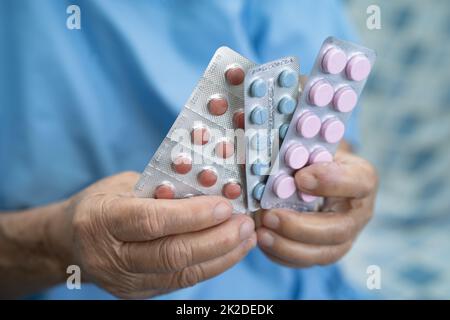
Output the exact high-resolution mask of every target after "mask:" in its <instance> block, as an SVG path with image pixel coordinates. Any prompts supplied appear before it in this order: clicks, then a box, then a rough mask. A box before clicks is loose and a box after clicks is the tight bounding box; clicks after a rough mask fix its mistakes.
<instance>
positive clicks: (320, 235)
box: [261, 209, 365, 245]
mask: <svg viewBox="0 0 450 320" xmlns="http://www.w3.org/2000/svg"><path fill="white" fill-rule="evenodd" d="M261 222H262V225H263V226H264V227H266V228H268V229H271V230H273V231H274V232H276V233H277V234H279V235H281V236H283V237H285V238H287V239H290V240H293V241H298V242H303V243H308V244H317V245H336V244H342V243H345V242H347V241H349V240H351V239H353V238H354V237H355V236H356V235H357V234H358V231H359V230H360V229H361V227H362V226H363V225H364V223H365V219H363V217H362V215H361V214H358V211H351V210H350V211H348V212H345V213H342V212H337V213H323V212H316V213H300V212H297V211H292V210H286V209H273V210H268V211H264V212H262V213H261Z"/></svg>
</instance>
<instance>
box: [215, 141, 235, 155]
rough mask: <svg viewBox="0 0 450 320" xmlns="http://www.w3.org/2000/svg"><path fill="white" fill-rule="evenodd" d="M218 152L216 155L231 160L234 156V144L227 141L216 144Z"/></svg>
mask: <svg viewBox="0 0 450 320" xmlns="http://www.w3.org/2000/svg"><path fill="white" fill-rule="evenodd" d="M214 150H215V151H216V155H217V156H218V157H220V158H224V159H226V158H229V157H231V156H232V155H233V154H234V144H232V143H231V142H227V141H221V142H219V143H217V144H216V147H215V149H214Z"/></svg>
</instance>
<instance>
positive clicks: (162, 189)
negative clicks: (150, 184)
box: [154, 183, 175, 199]
mask: <svg viewBox="0 0 450 320" xmlns="http://www.w3.org/2000/svg"><path fill="white" fill-rule="evenodd" d="M154 197H155V199H173V198H175V188H174V187H173V186H172V185H170V184H167V183H163V184H160V185H159V186H157V187H156V189H155V193H154Z"/></svg>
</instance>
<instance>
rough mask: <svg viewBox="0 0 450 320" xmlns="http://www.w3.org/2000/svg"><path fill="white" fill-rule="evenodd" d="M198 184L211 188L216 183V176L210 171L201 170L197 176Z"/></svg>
mask: <svg viewBox="0 0 450 320" xmlns="http://www.w3.org/2000/svg"><path fill="white" fill-rule="evenodd" d="M197 179H198V182H199V183H200V184H201V185H202V186H204V187H212V186H213V185H215V184H216V182H217V174H216V172H215V171H214V170H212V169H203V170H202V171H200V173H199V174H198V176H197Z"/></svg>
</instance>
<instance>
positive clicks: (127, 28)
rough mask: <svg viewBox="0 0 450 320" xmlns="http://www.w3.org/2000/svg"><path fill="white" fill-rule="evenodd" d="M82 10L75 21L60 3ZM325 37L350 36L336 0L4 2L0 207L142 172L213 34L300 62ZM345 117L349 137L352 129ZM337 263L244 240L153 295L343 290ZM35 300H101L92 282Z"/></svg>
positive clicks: (264, 55) (244, 49) (216, 42)
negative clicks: (199, 277)
mask: <svg viewBox="0 0 450 320" xmlns="http://www.w3.org/2000/svg"><path fill="white" fill-rule="evenodd" d="M70 4H77V5H78V6H79V7H80V8H81V30H69V29H67V28H66V19H67V17H68V14H67V13H66V8H67V6H69V5H70ZM329 35H334V36H337V37H339V38H343V39H351V38H352V37H353V36H352V34H351V32H350V28H349V26H348V24H347V20H346V19H345V17H344V15H343V12H342V8H341V4H340V3H339V2H336V1H331V0H330V1H327V0H323V1H133V3H132V4H131V3H130V2H129V1H125V0H122V1H120V0H108V1H101V0H86V1H83V0H78V1H75V0H73V1H57V0H53V1H50V0H45V1H44V0H42V1H33V0H21V1H14V0H3V1H1V2H0V39H1V40H2V41H1V42H0V70H1V72H0V164H1V166H0V176H1V177H2V179H1V180H0V210H8V209H22V208H28V207H33V206H37V205H42V204H47V203H50V202H53V201H57V200H60V199H63V198H66V197H69V196H70V195H72V194H73V193H75V192H76V191H78V190H80V189H82V188H84V187H86V186H87V185H89V184H90V183H92V182H94V181H96V180H98V179H100V178H102V177H105V176H108V175H111V174H114V173H117V172H120V171H123V170H136V171H142V169H143V168H144V166H145V164H146V163H147V161H148V160H149V159H150V157H151V155H152V153H153V151H154V150H155V149H156V148H157V147H158V145H159V143H160V142H161V140H162V138H163V137H164V135H165V133H166V132H167V130H168V129H169V127H170V125H171V124H172V122H173V121H174V119H175V117H176V115H177V113H178V112H179V110H180V109H181V107H182V106H183V104H184V102H185V100H186V99H187V98H188V96H189V94H190V92H191V90H192V89H193V87H194V86H195V84H196V82H197V80H198V79H199V77H200V76H201V74H202V72H203V70H204V69H205V67H206V66H207V63H208V61H209V59H210V58H211V57H212V55H213V53H214V51H215V50H216V49H217V48H218V47H219V46H222V45H226V46H229V47H231V48H232V49H234V50H236V51H238V52H240V53H241V54H242V55H244V56H246V57H247V58H249V59H251V60H253V61H255V62H258V63H261V62H267V61H270V60H273V59H276V58H279V57H282V56H288V55H296V56H298V57H299V59H300V64H301V70H302V73H305V74H307V73H309V71H310V68H311V66H312V63H313V61H314V58H315V55H316V53H317V51H318V49H319V47H320V45H321V43H322V41H323V40H324V39H325V38H326V37H327V36H329ZM354 131H355V127H354V123H353V124H351V126H350V127H349V130H348V131H347V138H350V139H351V138H352V137H354ZM353 295H354V292H353V291H352V290H351V289H350V288H349V287H347V286H346V284H345V282H344V281H343V280H342V277H341V275H340V272H339V269H338V268H337V267H336V266H328V267H314V268H310V269H299V270H295V269H290V268H285V267H282V266H279V265H277V264H275V263H272V262H270V261H269V260H268V259H267V258H266V257H265V256H264V255H263V254H262V253H261V251H259V249H254V250H253V251H252V252H251V253H250V254H249V255H248V256H247V258H245V259H244V261H242V262H241V263H239V264H237V265H236V266H234V267H233V268H232V269H230V270H228V271H227V272H225V273H223V274H222V275H220V276H218V277H216V278H214V279H211V280H208V281H206V282H203V283H201V284H199V285H197V286H195V287H192V288H187V289H183V290H179V291H176V292H174V293H171V294H169V295H166V296H163V297H162V298H179V299H185V298H200V299H201V298H238V299H239V298H262V299H271V298H274V299H300V298H351V297H353ZM40 297H42V298H110V297H111V296H110V295H109V294H107V293H106V292H104V291H102V290H101V289H99V288H97V287H95V286H93V285H83V286H82V290H72V291H69V290H68V289H66V287H65V286H59V287H56V288H53V289H51V290H48V291H47V292H46V293H43V294H42V295H41V296H40Z"/></svg>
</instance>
